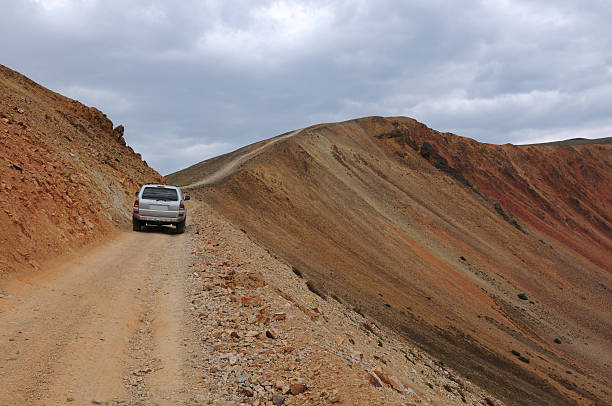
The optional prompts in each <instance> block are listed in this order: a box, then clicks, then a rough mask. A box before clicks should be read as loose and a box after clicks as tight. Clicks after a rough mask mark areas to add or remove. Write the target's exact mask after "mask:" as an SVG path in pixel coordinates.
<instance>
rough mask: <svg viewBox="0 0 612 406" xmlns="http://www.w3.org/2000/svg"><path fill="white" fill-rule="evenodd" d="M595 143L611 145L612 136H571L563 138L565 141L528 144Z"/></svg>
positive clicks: (570, 144) (569, 144)
mask: <svg viewBox="0 0 612 406" xmlns="http://www.w3.org/2000/svg"><path fill="white" fill-rule="evenodd" d="M593 144H599V145H610V144H612V137H606V138H593V139H591V138H571V139H569V140H563V141H551V142H542V143H539V144H527V145H532V146H536V147H537V146H554V145H568V146H572V145H593Z"/></svg>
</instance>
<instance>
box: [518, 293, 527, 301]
mask: <svg viewBox="0 0 612 406" xmlns="http://www.w3.org/2000/svg"><path fill="white" fill-rule="evenodd" d="M516 296H518V298H519V299H521V300H529V298H528V297H527V295H526V294H524V293H519V294H518V295H516Z"/></svg>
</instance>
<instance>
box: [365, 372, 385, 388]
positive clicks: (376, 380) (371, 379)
mask: <svg viewBox="0 0 612 406" xmlns="http://www.w3.org/2000/svg"><path fill="white" fill-rule="evenodd" d="M368 382H370V383H371V384H372V385H373V386H375V387H377V388H382V386H383V383H382V381H381V380H380V379H379V378H378V376H376V374H375V373H372V372H369V373H368Z"/></svg>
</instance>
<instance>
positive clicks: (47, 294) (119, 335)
mask: <svg viewBox="0 0 612 406" xmlns="http://www.w3.org/2000/svg"><path fill="white" fill-rule="evenodd" d="M188 209H189V210H190V217H189V225H188V228H187V232H186V233H185V234H182V235H175V234H174V233H173V232H172V231H171V230H172V229H170V228H164V227H158V228H150V229H148V231H147V232H141V233H137V232H131V231H120V232H118V233H116V234H115V235H114V236H113V237H112V238H111V239H109V240H108V241H106V242H103V243H100V244H98V245H96V246H94V247H89V248H86V249H82V250H80V251H79V252H78V253H77V254H75V255H73V256H71V257H69V258H62V259H60V260H58V261H56V262H55V263H51V264H48V265H47V266H45V267H44V269H41V270H40V271H38V272H33V271H22V272H17V273H13V274H11V275H8V276H7V275H5V277H4V278H3V279H2V280H0V289H1V291H2V296H1V297H0V356H1V357H2V363H1V364H0V388H1V389H0V404H2V405H15V404H40V405H47V404H91V403H98V404H130V405H131V404H162V405H163V404H194V405H196V404H215V405H225V404H227V405H233V404H241V403H246V404H256V405H257V404H261V405H264V404H273V403H272V402H273V401H274V402H276V403H274V404H284V405H291V404H348V405H353V404H373V405H374V404H375V405H385V404H386V405H392V404H398V405H399V404H432V405H446V404H466V403H467V404H474V405H477V404H485V402H486V399H488V401H489V403H494V404H501V403H499V401H497V400H495V399H494V398H492V397H490V396H489V395H487V394H486V393H485V392H483V391H482V390H480V389H479V388H477V387H475V386H474V385H472V384H471V383H470V382H469V381H467V380H465V379H463V378H460V377H459V376H458V375H457V374H456V373H454V372H453V371H452V370H451V369H449V368H447V367H446V366H445V365H444V363H441V362H439V361H437V360H435V359H432V358H431V357H429V356H428V355H427V354H425V353H423V352H422V351H420V350H418V349H417V348H414V347H412V346H410V345H407V344H406V343H405V342H403V340H401V338H400V337H399V336H396V335H394V334H393V333H392V332H390V331H387V330H385V329H381V328H380V327H378V326H376V324H375V323H373V322H372V320H369V319H367V318H364V317H363V316H362V315H360V314H358V313H356V312H355V311H354V310H353V309H352V308H351V307H349V306H347V305H346V304H344V303H341V302H338V301H336V300H334V299H331V298H328V299H327V300H324V299H322V298H321V297H319V296H317V295H316V294H313V293H312V292H311V291H310V290H309V289H308V287H307V286H306V283H305V281H304V280H303V279H301V278H300V277H299V276H298V275H296V274H295V273H294V272H293V270H292V269H291V267H290V266H288V265H286V264H284V263H282V262H279V261H278V260H277V259H275V258H273V257H272V256H271V255H270V254H269V253H267V252H266V251H265V250H264V249H262V248H261V247H259V246H258V245H256V244H255V243H254V242H252V241H251V240H250V239H249V238H248V235H246V234H245V233H244V232H242V231H240V230H237V229H235V228H233V227H232V226H231V225H230V224H229V223H227V221H225V220H224V219H223V218H222V217H220V216H219V215H218V214H216V213H215V212H214V211H213V210H212V209H210V208H209V207H207V206H206V205H202V204H200V203H199V202H190V204H189V206H188Z"/></svg>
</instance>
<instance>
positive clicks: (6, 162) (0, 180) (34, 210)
mask: <svg viewBox="0 0 612 406" xmlns="http://www.w3.org/2000/svg"><path fill="white" fill-rule="evenodd" d="M123 131H124V129H123V126H117V127H116V128H115V129H113V123H112V122H111V121H110V120H109V119H108V118H107V117H106V115H104V114H103V113H102V112H100V111H99V110H97V109H95V108H92V107H87V106H84V105H83V104H81V103H79V102H78V101H76V100H72V99H69V98H67V97H64V96H62V95H60V94H57V93H55V92H52V91H51V90H49V89H46V88H44V87H42V86H40V85H38V84H36V83H34V82H33V81H31V80H30V79H28V78H27V77H25V76H23V75H21V74H19V73H17V72H15V71H13V70H11V69H9V68H7V67H5V66H2V65H0V168H1V169H0V192H1V193H0V206H1V207H2V210H0V246H2V248H3V251H4V254H3V255H2V256H0V273H2V272H3V271H11V270H15V269H21V268H24V267H26V268H38V267H39V266H40V263H41V261H44V260H47V259H50V258H52V257H54V256H56V255H58V254H62V253H64V252H65V251H66V249H67V248H69V247H78V246H81V245H83V244H85V243H87V242H89V241H91V240H94V239H98V238H100V235H101V234H105V233H108V232H110V231H112V230H114V229H115V226H116V225H118V224H122V223H125V222H127V221H129V220H130V214H131V207H132V203H133V201H134V192H135V191H136V190H137V189H138V187H139V185H141V184H142V183H144V182H147V181H161V179H162V177H161V176H160V175H159V174H158V173H157V172H156V171H155V170H153V169H151V168H150V167H149V166H148V165H147V164H146V162H144V161H143V160H142V158H141V156H140V154H136V153H135V152H134V151H133V150H132V148H130V147H129V146H126V144H125V140H124V139H123Z"/></svg>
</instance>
